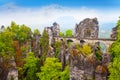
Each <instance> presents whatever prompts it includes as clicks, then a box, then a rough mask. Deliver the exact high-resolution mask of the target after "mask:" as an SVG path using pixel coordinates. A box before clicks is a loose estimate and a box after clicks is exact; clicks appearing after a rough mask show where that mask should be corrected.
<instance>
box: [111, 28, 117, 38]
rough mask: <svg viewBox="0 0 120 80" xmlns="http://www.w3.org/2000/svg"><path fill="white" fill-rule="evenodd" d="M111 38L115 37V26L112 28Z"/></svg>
mask: <svg viewBox="0 0 120 80" xmlns="http://www.w3.org/2000/svg"><path fill="white" fill-rule="evenodd" d="M111 38H113V39H116V38H117V27H114V28H112V34H111Z"/></svg>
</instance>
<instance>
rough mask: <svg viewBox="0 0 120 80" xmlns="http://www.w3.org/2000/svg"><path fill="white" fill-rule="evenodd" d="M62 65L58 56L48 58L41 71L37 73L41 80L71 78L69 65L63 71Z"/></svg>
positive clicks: (65, 79)
mask: <svg viewBox="0 0 120 80" xmlns="http://www.w3.org/2000/svg"><path fill="white" fill-rule="evenodd" d="M61 66H62V64H61V62H59V61H58V59H57V58H46V61H45V64H44V66H42V67H41V72H39V73H37V76H38V77H39V80H69V67H68V66H67V67H66V69H65V70H64V71H63V72H62V70H61Z"/></svg>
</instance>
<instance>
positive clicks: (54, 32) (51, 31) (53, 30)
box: [45, 22, 60, 45]
mask: <svg viewBox="0 0 120 80" xmlns="http://www.w3.org/2000/svg"><path fill="white" fill-rule="evenodd" d="M45 29H46V31H47V32H48V35H49V44H50V45H53V43H54V38H53V37H58V36H59V33H60V26H59V24H58V23H56V22H54V23H53V26H51V27H46V28H45Z"/></svg>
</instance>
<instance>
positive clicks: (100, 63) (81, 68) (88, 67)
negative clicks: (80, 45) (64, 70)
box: [69, 43, 112, 80]
mask: <svg viewBox="0 0 120 80" xmlns="http://www.w3.org/2000/svg"><path fill="white" fill-rule="evenodd" d="M93 48H94V49H93V50H94V51H93V53H91V54H90V55H89V56H85V55H84V54H83V53H81V52H79V50H77V49H76V48H75V46H73V45H72V48H71V51H70V57H69V60H70V62H69V65H70V80H107V77H108V74H109V72H108V69H107V67H108V65H109V63H110V62H111V60H112V58H111V56H110V54H109V53H101V54H100V55H99V56H101V58H99V57H98V54H97V56H96V52H99V51H100V50H99V47H98V45H97V43H96V44H95V46H94V47H93Z"/></svg>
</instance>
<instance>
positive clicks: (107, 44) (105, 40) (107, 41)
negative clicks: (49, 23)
mask: <svg viewBox="0 0 120 80" xmlns="http://www.w3.org/2000/svg"><path fill="white" fill-rule="evenodd" d="M54 38H55V40H56V41H59V40H61V39H63V40H66V41H72V42H74V43H80V42H81V41H84V42H86V43H90V44H95V43H96V42H100V43H102V44H104V45H105V47H106V51H108V48H109V47H110V45H111V44H112V43H113V42H114V41H115V39H111V38H97V39H90V38H83V39H78V38H76V37H54Z"/></svg>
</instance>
